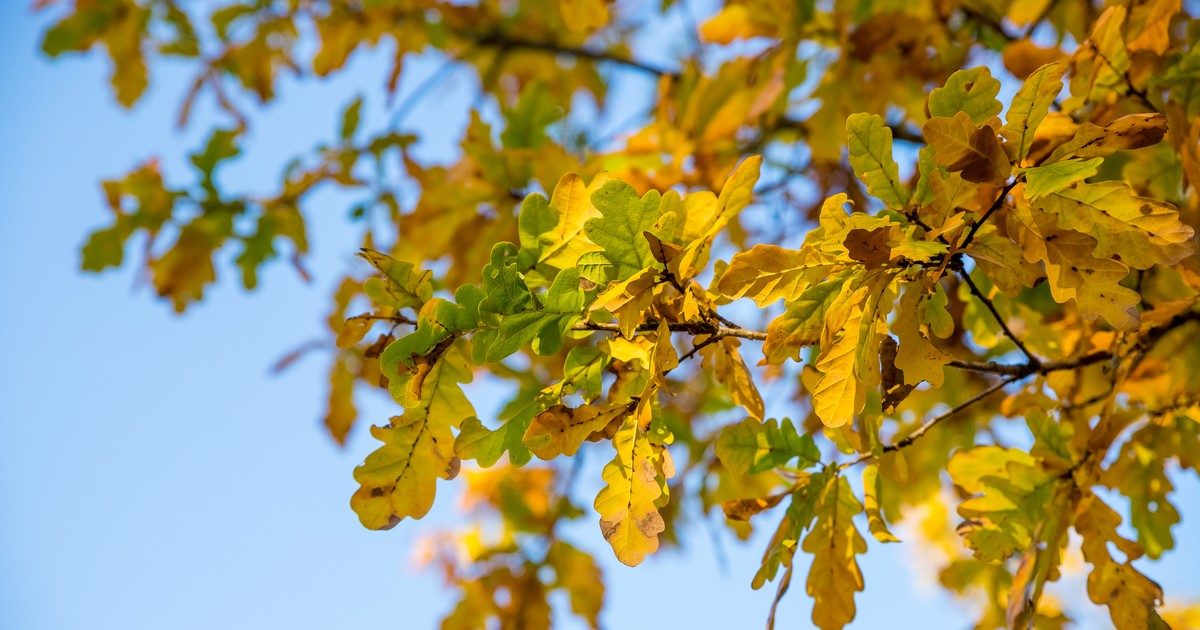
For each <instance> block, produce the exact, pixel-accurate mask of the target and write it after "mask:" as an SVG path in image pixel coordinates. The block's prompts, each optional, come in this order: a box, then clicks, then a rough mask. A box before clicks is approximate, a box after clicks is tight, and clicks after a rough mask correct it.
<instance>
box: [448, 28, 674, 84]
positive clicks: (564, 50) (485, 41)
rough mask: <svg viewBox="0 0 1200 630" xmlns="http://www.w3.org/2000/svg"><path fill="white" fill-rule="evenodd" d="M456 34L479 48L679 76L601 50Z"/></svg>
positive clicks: (503, 36)
mask: <svg viewBox="0 0 1200 630" xmlns="http://www.w3.org/2000/svg"><path fill="white" fill-rule="evenodd" d="M457 34H458V35H459V36H461V37H464V38H467V39H472V40H473V41H474V42H475V43H476V44H479V45H480V46H491V47H494V48H499V49H500V50H535V51H541V52H546V53H552V54H555V55H566V56H569V57H576V58H579V59H589V60H591V61H600V62H608V63H615V64H617V65H621V66H625V67H627V68H631V69H633V70H638V71H640V72H644V73H646V74H650V75H653V76H656V77H663V76H672V77H674V76H679V73H678V72H677V71H674V70H668V69H666V68H662V67H659V66H656V65H653V64H650V63H646V62H644V61H638V60H636V59H630V58H629V57H624V56H621V55H617V54H615V53H611V52H607V51H602V50H592V49H589V48H583V47H580V46H568V45H566V44H560V43H558V42H550V41H541V40H534V39H525V38H522V37H518V36H515V35H512V34H507V33H498V32H495V33H486V34H483V35H476V36H474V37H472V34H471V33H466V32H460V33H457Z"/></svg>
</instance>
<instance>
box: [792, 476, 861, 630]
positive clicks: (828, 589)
mask: <svg viewBox="0 0 1200 630" xmlns="http://www.w3.org/2000/svg"><path fill="white" fill-rule="evenodd" d="M815 511H816V517H817V519H816V522H815V523H814V524H813V528H812V531H810V532H809V533H808V535H807V536H805V538H804V543H803V545H802V546H801V548H802V549H804V550H805V551H807V552H809V553H811V554H812V556H813V559H812V565H811V566H810V567H809V570H808V580H807V581H806V583H805V589H806V590H807V592H808V594H809V596H811V597H812V598H813V611H812V620H813V624H815V625H816V626H817V627H818V628H821V630H837V629H839V628H842V627H844V626H845V625H846V624H848V623H850V621H851V620H853V619H854V615H855V613H856V610H855V607H854V593H856V592H858V591H861V590H863V576H862V570H861V569H859V566H858V560H857V559H855V556H857V555H859V554H862V553H865V552H866V551H867V541H866V540H864V539H863V537H862V535H861V534H859V533H858V529H857V528H855V526H854V516H855V515H856V514H858V513H860V512H862V511H863V508H862V504H860V503H859V502H858V499H856V498H854V493H853V491H852V490H851V489H850V483H849V482H848V481H846V478H845V477H842V476H841V475H832V476H830V477H829V480H828V481H827V482H826V484H825V487H824V489H823V490H822V492H821V495H820V498H819V499H818V500H817V503H816V510H815Z"/></svg>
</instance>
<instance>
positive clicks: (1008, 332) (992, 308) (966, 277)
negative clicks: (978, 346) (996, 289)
mask: <svg viewBox="0 0 1200 630" xmlns="http://www.w3.org/2000/svg"><path fill="white" fill-rule="evenodd" d="M954 270H955V271H956V272H957V273H958V276H959V277H960V278H962V280H963V282H965V283H966V285H967V288H968V289H969V290H970V291H971V295H974V296H975V298H976V299H978V300H979V301H980V302H982V303H983V305H984V306H985V307H987V310H988V312H990V313H991V314H992V318H993V319H995V320H996V323H997V324H999V325H1000V330H1002V331H1004V336H1005V337H1008V338H1009V339H1010V340H1012V342H1013V345H1015V346H1016V347H1017V349H1018V350H1020V351H1021V353H1022V354H1024V355H1025V358H1026V359H1027V363H1028V365H1030V366H1033V367H1034V368H1035V369H1036V368H1037V367H1038V366H1041V364H1042V360H1041V359H1039V358H1037V356H1036V355H1034V354H1033V353H1032V352H1030V351H1029V348H1027V347H1025V342H1023V341H1021V339H1020V338H1019V337H1017V335H1016V333H1014V332H1013V331H1012V329H1011V328H1009V327H1008V322H1006V321H1004V317H1003V316H1002V315H1000V311H998V310H996V305H995V304H994V303H993V302H992V300H991V299H989V298H988V297H987V296H986V295H984V294H983V291H980V290H979V287H978V286H976V285H975V281H974V280H972V279H971V274H969V273H967V272H966V270H965V269H963V268H962V265H955V267H954Z"/></svg>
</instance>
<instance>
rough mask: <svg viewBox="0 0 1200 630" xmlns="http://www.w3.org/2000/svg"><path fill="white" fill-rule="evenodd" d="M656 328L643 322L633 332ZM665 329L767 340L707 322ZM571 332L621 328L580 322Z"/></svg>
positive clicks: (671, 324)
mask: <svg viewBox="0 0 1200 630" xmlns="http://www.w3.org/2000/svg"><path fill="white" fill-rule="evenodd" d="M658 326H659V322H645V323H643V324H639V325H638V327H637V328H636V329H635V330H637V332H654V331H656V330H658ZM667 328H669V329H670V330H671V332H685V333H689V334H692V335H714V336H720V337H738V338H740V339H749V340H751V341H764V340H766V338H767V333H765V332H759V331H757V330H748V329H746V328H735V327H730V326H716V325H713V324H710V323H707V322H669V323H668V324H667ZM572 330H581V331H593V332H615V333H619V332H621V327H620V326H618V325H617V324H600V323H596V322H582V323H579V324H575V326H574V327H573V328H572Z"/></svg>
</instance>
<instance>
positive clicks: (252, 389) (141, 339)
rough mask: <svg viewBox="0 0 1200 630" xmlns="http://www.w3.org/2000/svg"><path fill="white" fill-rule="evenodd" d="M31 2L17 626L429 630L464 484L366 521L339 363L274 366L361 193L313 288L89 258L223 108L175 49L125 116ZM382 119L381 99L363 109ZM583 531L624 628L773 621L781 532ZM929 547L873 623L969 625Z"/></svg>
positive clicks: (903, 563)
mask: <svg viewBox="0 0 1200 630" xmlns="http://www.w3.org/2000/svg"><path fill="white" fill-rule="evenodd" d="M28 4H29V3H28V2H27V1H26V0H17V1H11V2H8V1H6V2H0V59H3V60H4V63H3V64H0V81H2V82H0V146H3V147H4V152H3V154H2V157H0V194H2V195H3V197H2V199H3V203H4V207H3V209H2V210H0V628H15V629H31V630H33V629H44V628H72V629H73V628H120V629H129V630H133V629H141V628H147V629H149V628H263V627H266V628H278V627H288V628H351V627H367V626H375V625H379V626H382V627H402V628H426V627H431V626H432V625H433V624H434V621H435V620H436V619H438V618H439V615H440V614H442V613H444V612H445V611H447V610H448V608H449V607H450V606H451V604H452V601H451V599H450V597H451V595H450V593H448V592H446V591H445V590H444V589H443V588H442V586H441V584H440V583H439V581H438V580H437V578H436V577H435V576H434V575H432V574H430V573H424V572H421V571H420V570H418V569H416V568H414V567H413V566H412V563H411V560H410V558H411V551H412V547H413V543H414V541H415V540H416V539H417V538H418V537H419V536H420V535H421V534H423V533H427V532H430V531H433V530H435V529H436V528H438V527H439V526H445V525H447V524H455V523H458V522H460V519H461V517H460V516H458V515H457V513H456V512H455V499H454V496H453V490H452V489H451V490H447V488H452V486H445V485H443V486H441V488H440V490H441V494H440V496H439V500H438V504H437V506H436V507H435V509H434V513H433V514H431V516H430V517H429V518H428V519H427V520H424V521H419V522H405V523H404V524H402V525H401V526H399V527H397V528H395V529H394V530H392V531H390V532H384V533H379V532H368V531H366V530H364V529H362V528H361V527H360V526H359V524H358V522H357V519H356V518H355V516H354V514H353V513H352V512H351V511H350V510H349V507H348V505H347V500H348V497H349V496H350V493H351V492H352V491H353V489H354V487H355V484H354V482H353V480H352V478H351V476H350V471H351V469H352V468H353V466H354V464H355V463H356V462H358V461H360V460H361V458H362V456H363V455H364V454H365V453H367V452H368V451H369V450H370V449H371V448H372V447H371V445H370V443H369V442H370V441H369V439H367V438H366V437H365V435H364V434H363V432H362V431H356V433H355V434H354V436H353V437H352V439H351V440H350V442H349V444H348V445H347V447H346V448H345V449H338V448H336V447H335V446H334V445H333V444H332V443H331V442H330V440H329V439H327V437H326V436H325V435H324V434H323V433H322V431H321V430H320V429H319V428H318V420H317V418H318V414H319V412H320V409H321V408H322V406H323V397H324V392H325V390H324V380H323V379H324V375H325V368H326V366H325V361H326V358H327V357H324V356H315V357H311V358H310V359H309V360H305V361H303V362H302V363H300V364H299V365H298V366H297V367H295V368H294V369H293V370H291V371H289V372H288V373H286V374H285V375H283V376H281V377H272V376H270V375H269V374H268V366H269V365H270V364H271V362H272V361H273V360H274V359H276V358H277V357H278V356H280V355H281V354H282V353H284V352H286V351H287V350H289V349H290V348H292V347H294V346H295V345H297V344H298V343H300V342H302V341H304V340H307V339H310V338H313V337H317V336H320V335H321V334H322V332H321V325H322V324H321V321H322V318H323V314H324V312H325V309H326V308H327V299H328V294H329V289H330V286H331V284H332V283H333V282H334V281H335V280H336V279H337V277H338V273H339V272H341V271H343V270H345V269H346V268H347V266H348V265H352V264H354V262H353V259H352V256H351V255H350V254H351V252H352V245H353V243H354V236H353V234H352V233H351V232H350V231H349V229H348V228H347V227H346V226H345V224H344V217H345V216H346V212H347V205H346V203H345V198H344V197H340V196H338V195H335V194H322V195H320V196H318V197H317V198H315V199H314V200H313V202H312V203H310V205H309V206H308V216H309V217H310V220H311V221H313V227H312V229H311V233H312V234H314V235H315V236H314V238H313V241H314V253H313V257H312V259H311V260H310V268H311V269H312V270H313V271H314V275H315V279H314V282H313V283H312V284H311V285H305V284H303V283H301V282H300V281H299V280H298V279H297V278H296V277H295V275H294V274H293V273H291V272H290V270H288V269H286V268H285V267H284V266H283V265H275V266H273V267H271V268H270V269H269V270H268V271H267V272H266V273H265V275H264V278H263V281H262V283H261V284H262V287H261V289H260V290H258V291H257V292H255V293H253V294H245V293H243V292H242V291H240V290H239V289H238V288H237V286H236V284H235V283H234V282H232V280H234V279H235V277H234V274H233V273H230V271H229V270H228V267H226V269H225V274H224V278H223V281H222V282H221V283H220V284H219V285H218V286H217V288H215V289H214V290H212V291H211V292H210V294H209V295H208V296H207V299H206V300H205V302H204V303H203V304H202V305H200V306H198V307H195V308H193V309H192V310H190V311H189V312H188V313H187V315H185V316H182V317H180V316H176V315H173V314H172V313H171V312H170V311H169V309H168V308H167V307H166V306H165V305H163V304H161V303H158V302H155V301H154V300H152V297H151V295H150V294H149V292H148V291H147V290H146V289H145V288H137V287H135V276H134V273H133V271H132V270H131V269H129V268H125V269H122V270H120V271H118V272H115V273H108V274H105V275H102V276H94V275H82V274H80V273H79V272H78V271H77V267H78V247H79V245H80V243H81V241H82V239H83V237H84V235H85V233H86V232H87V230H89V229H90V228H93V227H95V226H97V225H99V224H101V223H102V222H104V221H105V220H106V215H105V211H104V210H103V209H102V200H101V197H100V193H99V189H98V186H97V182H98V181H99V180H100V179H101V178H103V177H108V176H113V175H117V174H120V173H121V172H123V171H125V170H127V169H128V168H129V167H131V166H133V165H135V164H136V163H138V162H139V161H141V160H144V159H146V158H147V157H150V156H159V157H160V158H162V160H163V162H164V169H165V171H166V172H167V173H168V174H172V173H174V174H178V173H180V172H182V167H183V164H182V162H181V160H180V157H181V156H182V155H183V154H184V153H185V151H186V150H188V149H190V148H192V147H194V146H196V145H197V143H198V142H199V140H200V137H201V136H202V135H203V134H204V130H205V122H206V121H211V120H213V113H212V112H211V111H210V110H204V109H202V110H200V111H199V112H198V117H199V119H198V120H197V121H196V124H194V125H193V126H192V127H191V128H190V129H188V130H186V131H184V132H178V131H176V130H175V129H174V126H173V120H174V116H175V113H176V108H177V106H178V103H179V98H180V95H181V93H182V91H183V87H184V83H185V81H186V78H187V76H186V74H185V73H184V72H183V70H182V68H180V67H172V66H170V65H160V66H156V67H155V68H154V82H153V84H152V87H151V91H150V92H149V93H148V94H147V97H146V98H145V99H144V101H143V102H141V103H140V104H139V105H138V107H137V108H136V109H135V110H133V111H132V112H125V111H122V110H120V109H119V108H117V107H116V106H115V105H114V104H113V101H112V98H111V96H110V93H109V91H108V88H107V86H106V84H105V76H106V74H107V66H106V63H105V62H104V61H103V60H102V59H100V58H96V57H88V58H72V59H68V60H64V61H61V62H58V63H50V62H48V61H47V60H45V59H42V58H41V57H39V56H38V54H37V53H36V42H37V39H38V34H39V33H40V30H41V28H42V27H43V26H44V23H43V22H42V21H40V20H39V19H37V18H34V17H31V16H30V15H29V13H28V12H27V9H26V7H27V5H28ZM385 59H386V58H385V57H384V56H382V55H374V56H364V57H361V58H358V59H357V60H356V61H355V63H354V64H353V67H352V69H351V71H349V72H347V73H344V74H343V75H340V76H339V77H338V78H336V79H334V80H332V81H326V82H312V81H306V82H302V83H295V82H291V83H288V84H286V86H285V87H284V90H283V98H282V99H281V100H280V101H279V102H278V103H277V104H275V105H272V106H271V107H270V108H269V109H267V110H266V111H263V112H259V115H257V116H256V122H255V124H254V126H253V130H252V133H251V136H250V138H249V139H248V142H247V145H248V147H249V153H248V154H247V155H246V156H245V157H244V158H243V159H241V160H240V161H238V162H237V163H236V164H235V165H233V166H231V167H230V168H229V169H228V172H227V173H226V174H225V175H226V181H227V182H228V183H229V184H230V185H234V186H239V187H242V188H244V189H250V190H266V188H264V187H265V186H269V185H270V182H273V181H277V178H278V175H279V172H280V169H281V168H282V165H283V163H284V162H285V161H286V160H287V159H288V158H290V157H291V156H293V155H298V154H303V153H304V152H305V151H307V150H308V149H310V148H311V147H312V146H313V145H314V144H315V143H316V142H318V141H321V140H326V139H328V138H330V137H332V135H333V133H334V130H335V119H336V112H337V110H338V108H339V107H340V104H341V102H342V101H343V100H344V99H345V96H346V95H347V94H351V93H353V92H355V91H362V92H364V93H367V94H373V93H377V88H378V85H379V82H380V80H381V79H380V77H381V76H382V72H383V71H382V67H383V66H384V63H385ZM431 67H432V66H431V65H430V64H424V65H423V66H419V67H418V69H419V70H420V71H421V72H428V71H429V70H430V68H431ZM419 81H420V77H419V76H418V77H415V78H414V80H413V81H411V82H410V83H409V85H410V86H411V85H413V84H416V83H418V82H419ZM466 98H467V97H466V95H465V90H464V88H463V87H462V86H458V87H451V88H449V89H448V90H447V91H446V92H444V93H441V94H439V98H438V99H433V100H434V101H437V102H438V103H439V105H438V106H434V107H429V106H427V107H424V108H419V109H418V110H417V111H415V112H414V113H413V117H412V123H413V124H414V125H420V126H422V127H423V128H425V129H427V130H430V131H431V132H432V133H431V139H430V142H429V145H428V148H429V151H428V153H427V154H426V155H427V156H429V157H430V158H434V159H446V158H448V157H450V156H452V155H453V153H452V146H453V139H454V137H455V134H456V133H457V131H456V130H457V129H459V128H460V126H461V125H460V123H461V121H460V120H459V119H457V118H456V117H457V116H459V115H460V114H458V113H455V114H452V115H447V114H446V111H447V109H446V108H445V107H443V106H442V105H445V104H446V103H453V102H459V103H465V102H466ZM376 105H378V104H376ZM460 109H461V108H460ZM372 116H373V117H374V118H373V119H372V118H371V117H372ZM384 116H385V114H384V113H383V112H382V111H381V110H380V109H369V110H368V124H370V123H372V122H373V123H375V124H380V123H381V122H382V121H383V120H384ZM439 130H444V131H439ZM362 402H363V404H362V405H361V407H362V411H363V414H364V417H366V418H369V419H370V418H374V419H377V420H382V419H383V418H386V417H387V416H388V415H390V414H391V408H390V406H389V404H388V403H387V402H386V401H383V400H380V399H370V400H364V401H362ZM493 404H494V401H480V404H479V405H478V406H479V407H480V408H481V409H487V408H489V407H490V406H491V405H493ZM1179 486H1180V488H1181V489H1180V491H1179V494H1178V495H1177V497H1178V498H1179V503H1180V504H1181V507H1182V508H1183V509H1182V511H1183V512H1184V514H1185V522H1184V524H1183V525H1181V526H1180V527H1178V528H1177V529H1176V530H1175V533H1176V539H1177V540H1178V541H1181V545H1180V549H1179V551H1177V552H1176V553H1174V554H1173V555H1171V556H1169V557H1168V559H1167V560H1165V561H1162V562H1159V563H1156V564H1152V565H1147V566H1148V567H1149V568H1148V570H1149V571H1150V573H1151V575H1152V576H1154V577H1156V578H1158V579H1160V580H1161V581H1162V582H1163V583H1164V584H1165V585H1167V586H1168V588H1169V589H1171V590H1169V591H1168V592H1169V593H1171V594H1174V595H1181V596H1190V597H1196V596H1200V584H1197V581H1196V580H1195V575H1196V574H1195V571H1194V567H1195V566H1197V564H1200V543H1197V541H1198V540H1200V516H1198V515H1197V513H1198V512H1200V501H1197V498H1198V497H1200V484H1197V483H1196V481H1195V479H1194V477H1188V478H1186V479H1182V480H1180V483H1179ZM572 532H573V534H574V535H575V540H577V541H579V542H580V544H582V545H583V546H585V547H587V548H590V549H593V550H597V551H599V552H600V553H599V555H600V557H601V558H603V559H604V569H605V571H606V577H607V581H608V585H609V599H608V607H607V612H606V613H605V616H604V621H605V624H606V625H607V626H609V627H627V628H628V627H643V626H645V625H646V624H645V619H646V617H644V615H646V614H647V613H650V614H655V615H657V614H658V613H657V612H654V611H670V615H671V619H670V622H671V623H670V625H672V626H678V627H689V626H690V627H696V628H730V627H758V626H759V624H760V623H761V622H762V620H764V619H765V616H766V611H767V607H768V604H769V601H770V597H771V592H770V591H771V588H767V589H764V590H763V591H761V592H755V591H752V590H750V588H749V581H750V577H751V575H752V574H753V572H754V570H755V568H756V566H757V560H758V556H759V554H760V553H761V548H762V541H761V540H759V541H756V542H755V543H753V544H750V545H737V544H735V543H731V542H729V541H726V542H725V543H723V545H722V547H723V553H724V554H725V555H726V557H727V559H728V567H727V569H722V568H721V563H720V562H718V560H717V558H716V556H715V554H714V547H713V544H712V542H711V541H710V539H709V538H708V535H707V532H705V531H702V530H700V531H695V532H693V535H692V536H691V538H690V539H689V546H688V549H687V554H686V555H680V554H672V553H667V554H661V555H660V556H659V557H656V558H654V559H652V560H650V561H649V562H647V563H646V564H645V565H643V566H642V567H639V568H637V569H628V568H626V567H623V566H621V565H619V564H617V563H616V562H615V561H613V560H611V554H610V553H609V552H608V549H607V546H606V545H605V543H604V541H603V540H602V538H601V537H600V535H599V532H598V529H597V528H596V527H595V524H594V522H593V519H588V520H587V522H586V523H583V524H581V525H580V526H579V527H577V528H573V530H572ZM919 562H920V559H919V556H916V555H915V554H914V553H913V549H911V548H908V547H906V546H905V545H893V546H883V545H879V544H876V543H874V542H873V541H872V543H871V550H870V552H869V554H868V555H867V556H866V557H865V559H864V561H863V570H864V573H865V575H866V582H867V591H866V593H865V594H860V595H859V596H858V598H857V601H858V604H859V617H858V622H857V623H856V627H861V628H877V627H889V628H961V627H965V626H967V624H968V619H967V618H965V617H963V616H962V612H961V610H962V609H961V608H960V607H959V606H958V605H957V604H955V603H954V602H953V601H952V600H951V599H949V598H947V597H946V596H944V595H941V594H938V593H935V592H933V591H932V590H931V589H929V588H926V587H923V586H922V584H921V581H920V579H918V578H917V577H916V576H917V575H918V574H919V573H920V571H914V570H913V569H912V567H913V566H914V565H915V564H918V563H919ZM805 569H806V567H800V568H799V570H798V571H797V579H796V582H795V583H794V584H793V587H792V592H791V594H790V595H789V596H788V597H787V598H786V599H785V600H784V603H783V605H782V607H781V611H780V619H781V621H782V625H783V627H808V625H809V621H808V615H809V602H808V599H807V598H806V596H805V595H804V587H803V573H804V571H805ZM1179 589H1184V591H1186V592H1181V591H1180V590H1179ZM1071 592H1072V593H1073V594H1078V593H1079V592H1080V591H1079V590H1075V589H1072V591H1071ZM1083 608H1084V609H1088V610H1093V611H1094V608H1093V607H1091V606H1090V605H1086V604H1085V605H1084V606H1083ZM1092 619H1093V620H1098V621H1097V623H1099V624H1101V625H1104V623H1105V621H1106V618H1105V617H1103V616H1100V617H1092ZM685 624H686V625H685Z"/></svg>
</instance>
